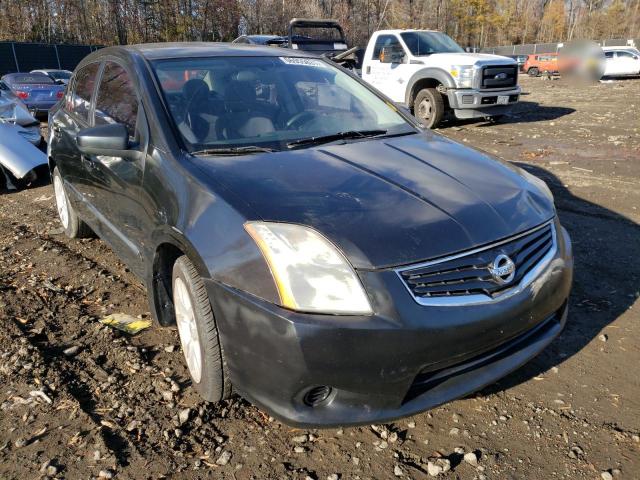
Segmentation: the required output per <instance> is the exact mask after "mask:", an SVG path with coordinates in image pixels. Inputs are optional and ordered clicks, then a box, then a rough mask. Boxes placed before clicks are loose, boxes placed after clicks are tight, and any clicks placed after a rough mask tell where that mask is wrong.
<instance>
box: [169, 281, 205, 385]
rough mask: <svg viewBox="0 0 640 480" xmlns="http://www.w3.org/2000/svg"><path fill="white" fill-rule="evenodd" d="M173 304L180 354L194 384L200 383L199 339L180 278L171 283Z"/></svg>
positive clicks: (192, 313) (192, 312) (187, 293)
mask: <svg viewBox="0 0 640 480" xmlns="http://www.w3.org/2000/svg"><path fill="white" fill-rule="evenodd" d="M173 304H174V306H175V312H176V323H177V324H178V333H179V334H180V343H181V344H182V352H183V353H184V358H185V360H186V361H187V367H189V373H190V374H191V378H192V379H193V381H194V382H196V383H200V378H201V376H202V354H201V353H200V337H199V336H198V327H197V325H196V317H195V313H194V311H193V304H192V303H191V297H190V296H189V292H188V291H187V287H186V285H185V284H184V282H183V281H182V279H181V278H179V277H178V278H176V279H175V281H174V282H173Z"/></svg>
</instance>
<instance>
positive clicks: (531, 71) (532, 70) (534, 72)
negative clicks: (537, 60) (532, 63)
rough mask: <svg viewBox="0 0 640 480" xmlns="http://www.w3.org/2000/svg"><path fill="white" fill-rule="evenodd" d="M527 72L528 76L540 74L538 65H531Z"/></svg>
mask: <svg viewBox="0 0 640 480" xmlns="http://www.w3.org/2000/svg"><path fill="white" fill-rule="evenodd" d="M527 73H528V74H529V76H530V77H537V76H538V75H539V74H540V70H538V67H531V68H530V69H529V71H528V72H527Z"/></svg>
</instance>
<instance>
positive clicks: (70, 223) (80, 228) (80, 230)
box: [53, 167, 93, 238]
mask: <svg viewBox="0 0 640 480" xmlns="http://www.w3.org/2000/svg"><path fill="white" fill-rule="evenodd" d="M53 192H54V194H55V197H56V208H57V210H58V218H59V219H60V223H61V224H62V228H64V233H65V235H66V236H67V237H69V238H85V237H90V236H91V235H92V234H93V232H92V231H91V228H90V227H89V225H87V224H86V223H84V222H83V221H82V220H80V218H78V215H77V214H76V211H75V210H74V209H73V206H72V205H71V203H70V202H69V198H68V197H67V192H66V191H65V189H64V182H63V181H62V175H60V171H59V170H58V167H55V168H54V169H53Z"/></svg>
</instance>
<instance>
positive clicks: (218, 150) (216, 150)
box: [191, 145, 278, 155]
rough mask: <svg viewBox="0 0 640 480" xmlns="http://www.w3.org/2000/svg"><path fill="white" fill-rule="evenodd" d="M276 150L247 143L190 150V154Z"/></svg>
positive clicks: (235, 153)
mask: <svg viewBox="0 0 640 480" xmlns="http://www.w3.org/2000/svg"><path fill="white" fill-rule="evenodd" d="M277 151H278V150H276V149H274V148H269V147H259V146H257V145H247V146H244V147H221V148H205V149H204V150H196V151H195V152H191V155H244V154H246V153H265V152H266V153H270V152H277Z"/></svg>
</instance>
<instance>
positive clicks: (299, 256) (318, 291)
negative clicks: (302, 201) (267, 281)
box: [245, 222, 373, 315]
mask: <svg viewBox="0 0 640 480" xmlns="http://www.w3.org/2000/svg"><path fill="white" fill-rule="evenodd" d="M245 230H246V231H247V233H249V235H251V238H253V240H254V241H255V242H256V244H257V245H258V247H259V248H260V251H261V252H262V254H263V255H264V258H265V259H266V261H267V264H268V265H269V269H270V270H271V275H272V276H273V279H274V281H275V283H276V287H277V289H278V293H279V295H280V302H281V304H282V306H283V307H286V308H290V309H292V310H297V311H302V312H315V313H333V314H342V315H370V314H371V313H373V312H372V310H371V305H370V303H369V298H368V297H367V294H366V293H365V291H364V288H363V287H362V284H361V283H360V279H359V278H358V275H356V272H355V271H354V270H353V268H352V267H351V265H350V264H349V262H348V261H347V259H346V258H345V257H344V255H343V254H342V253H341V252H340V251H339V250H338V249H337V248H336V247H335V246H334V245H333V244H332V243H331V242H330V241H329V240H327V239H326V238H325V237H324V236H322V235H321V234H320V233H318V232H317V231H315V230H313V229H311V228H309V227H305V226H302V225H293V224H288V223H270V222H248V223H246V224H245Z"/></svg>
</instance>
